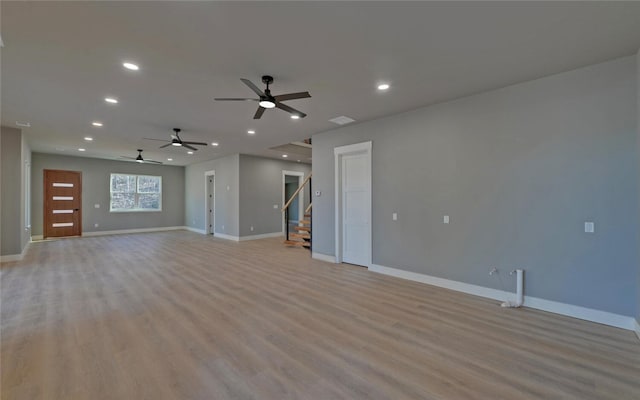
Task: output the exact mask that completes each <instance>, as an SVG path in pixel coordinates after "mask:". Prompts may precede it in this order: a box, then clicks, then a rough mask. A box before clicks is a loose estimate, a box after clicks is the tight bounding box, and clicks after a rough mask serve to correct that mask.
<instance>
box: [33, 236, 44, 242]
mask: <svg viewBox="0 0 640 400" xmlns="http://www.w3.org/2000/svg"><path fill="white" fill-rule="evenodd" d="M43 239H44V236H42V235H32V236H31V241H32V242H36V241H38V240H43Z"/></svg>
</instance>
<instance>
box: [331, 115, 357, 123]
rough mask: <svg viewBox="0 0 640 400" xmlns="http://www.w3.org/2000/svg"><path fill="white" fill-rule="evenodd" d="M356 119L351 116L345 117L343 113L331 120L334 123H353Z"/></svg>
mask: <svg viewBox="0 0 640 400" xmlns="http://www.w3.org/2000/svg"><path fill="white" fill-rule="evenodd" d="M354 121H355V119H353V118H349V117H345V116H344V115H341V116H339V117H335V118H333V119H330V120H329V122H333V123H334V124H338V125H345V124H350V123H352V122H354Z"/></svg>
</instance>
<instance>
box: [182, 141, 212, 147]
mask: <svg viewBox="0 0 640 400" xmlns="http://www.w3.org/2000/svg"><path fill="white" fill-rule="evenodd" d="M185 144H195V145H198V146H206V145H207V144H206V143H205V142H185V141H183V142H182V145H183V146H184V145H185Z"/></svg>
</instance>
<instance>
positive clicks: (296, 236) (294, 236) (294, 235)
mask: <svg viewBox="0 0 640 400" xmlns="http://www.w3.org/2000/svg"><path fill="white" fill-rule="evenodd" d="M289 237H292V238H298V239H311V235H305V234H303V233H290V234H289Z"/></svg>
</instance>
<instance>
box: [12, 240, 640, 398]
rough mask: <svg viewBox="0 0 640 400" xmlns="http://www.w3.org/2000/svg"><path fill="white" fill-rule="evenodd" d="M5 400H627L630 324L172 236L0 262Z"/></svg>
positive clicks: (632, 369)
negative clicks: (503, 304) (507, 304)
mask: <svg viewBox="0 0 640 400" xmlns="http://www.w3.org/2000/svg"><path fill="white" fill-rule="evenodd" d="M1 274H2V275H1V279H2V282H1V283H2V294H1V297H2V299H1V300H2V305H1V311H2V332H1V333H2V343H1V344H2V348H1V351H2V353H1V357H2V362H1V364H2V365H1V367H2V382H1V383H2V388H1V397H2V399H4V400H18V399H92V400H99V399H156V400H160V399H208V400H210V399H216V400H218V399H278V400H280V399H323V400H324V399H394V400H398V399H492V400H493V399H511V400H513V399H560V398H562V399H581V400H584V399H616V400H622V399H636V400H637V399H638V398H640V378H639V377H640V341H639V340H638V339H637V337H636V336H635V334H634V333H633V332H630V331H625V330H621V329H616V328H611V327H607V326H603V325H598V324H594V323H590V322H585V321H580V320H577V319H572V318H567V317H562V316H558V315H554V314H550V313H545V312H541V311H536V310H531V309H526V308H524V309H518V310H514V309H503V308H500V307H499V304H498V302H496V301H492V300H488V299H483V298H479V297H475V296H470V295H466V294H461V293H457V292H453V291H449V290H446V289H441V288H437V287H433V286H428V285H424V284H419V283H415V282H410V281H405V280H401V279H397V278H393V277H388V276H384V275H379V274H375V273H372V272H369V271H367V270H366V269H365V268H361V267H355V266H350V265H335V264H330V263H325V262H322V261H316V260H312V259H311V258H310V257H309V253H308V252H307V251H305V250H303V249H292V248H286V247H283V246H282V245H281V240H280V239H265V240H256V241H249V242H240V243H237V242H230V241H224V240H219V239H215V238H212V237H210V236H209V237H208V236H204V235H198V234H194V233H191V232H186V231H174V232H162V233H151V234H138V235H119V236H102V237H89V238H79V239H65V240H56V241H45V242H38V243H33V244H32V245H31V247H30V249H29V252H28V253H27V256H26V257H25V259H24V260H23V261H20V262H14V263H5V264H2V269H1Z"/></svg>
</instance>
